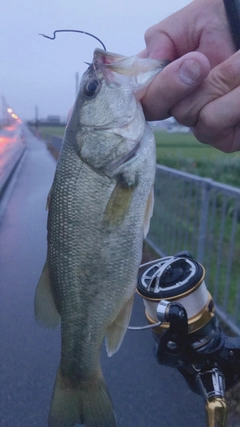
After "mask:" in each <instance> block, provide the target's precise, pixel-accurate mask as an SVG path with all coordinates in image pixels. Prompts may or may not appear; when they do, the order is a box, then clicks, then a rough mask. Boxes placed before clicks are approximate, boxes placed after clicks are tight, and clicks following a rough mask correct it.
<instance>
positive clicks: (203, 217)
mask: <svg viewBox="0 0 240 427" xmlns="http://www.w3.org/2000/svg"><path fill="white" fill-rule="evenodd" d="M212 181H213V180H212V179H210V178H203V179H202V182H201V210H200V218H199V232H198V248H197V260H198V261H199V262H200V263H202V264H203V263H204V255H205V245H206V237H207V223H208V211H209V192H210V189H211V183H212Z"/></svg>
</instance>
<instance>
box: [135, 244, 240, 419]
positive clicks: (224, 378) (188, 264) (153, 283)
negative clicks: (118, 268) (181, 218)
mask: <svg viewBox="0 0 240 427" xmlns="http://www.w3.org/2000/svg"><path fill="white" fill-rule="evenodd" d="M204 276H205V270H204V268H203V266H202V265H201V264H199V263H198V262H196V261H195V260H193V259H192V257H191V255H190V254H189V253H188V252H180V253H178V254H176V255H175V256H169V257H166V258H161V259H159V260H154V261H153V262H152V263H150V266H148V267H147V268H146V269H145V270H144V271H143V272H142V273H141V274H140V276H139V279H138V287H137V290H138V293H139V294H140V295H141V297H142V298H143V300H144V305H145V314H146V317H147V319H148V322H149V323H150V324H152V325H154V324H157V326H156V327H153V331H154V338H155V345H154V352H155V356H156V358H157V360H158V363H159V364H161V365H166V366H171V367H175V368H177V369H178V371H179V372H180V373H181V374H182V375H183V376H184V378H185V380H186V381H187V383H188V385H189V387H190V388H191V390H192V391H194V392H195V393H198V394H200V395H202V396H203V397H204V399H205V402H206V415H207V426H208V427H225V426H226V422H227V405H226V401H225V390H227V389H228V388H230V387H232V386H233V385H234V384H236V383H237V382H238V381H239V380H240V337H237V338H231V337H227V336H226V335H225V334H224V332H223V331H222V329H221V327H220V325H219V322H218V318H217V317H216V314H215V312H214V303H213V300H212V296H211V294H210V293H209V292H208V290H207V288H206V285H205V282H204Z"/></svg>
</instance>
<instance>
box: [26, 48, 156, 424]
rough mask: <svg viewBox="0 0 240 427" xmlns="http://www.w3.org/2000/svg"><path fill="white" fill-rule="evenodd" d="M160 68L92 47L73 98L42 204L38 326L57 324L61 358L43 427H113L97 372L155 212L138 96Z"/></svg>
mask: <svg viewBox="0 0 240 427" xmlns="http://www.w3.org/2000/svg"><path fill="white" fill-rule="evenodd" d="M163 67H164V62H162V61H158V60H155V59H150V58H139V57H137V56H132V57H126V56H123V55H118V54H115V53H111V52H107V51H105V50H101V49H96V50H95V51H94V55H93V61H92V63H91V64H90V66H89V67H88V69H87V70H86V71H85V73H84V74H83V76H82V79H81V83H80V88H79V93H78V96H77V98H76V101H75V104H74V107H73V111H72V114H71V118H70V120H69V123H68V125H67V127H66V131H65V135H64V140H63V144H62V148H61V152H60V156H59V159H58V162H57V166H56V171H55V176H54V180H53V184H52V187H51V190H50V193H49V197H48V220H47V243H48V245H47V257H46V262H45V265H44V267H43V270H42V274H41V277H40V279H39V282H38V285H37V288H36V294H35V300H34V310H35V318H36V321H37V322H39V323H40V324H42V325H44V326H47V327H50V328H54V327H57V326H58V324H59V323H60V324H61V358H60V364H59V367H58V370H57V374H56V380H55V385H54V390H53V395H52V400H51V405H50V411H49V417H48V426H49V427H72V426H75V425H76V424H77V423H80V424H83V425H85V426H86V427H115V426H116V416H115V412H114V409H113V405H112V402H111V397H110V395H109V392H108V389H107V385H106V383H105V380H104V378H103V374H102V370H101V365H100V352H101V347H102V343H103V341H104V339H105V343H106V349H107V353H108V355H109V356H112V355H113V354H114V353H115V352H116V351H117V350H118V349H119V347H120V345H121V343H122V341H123V338H124V335H125V333H126V331H127V328H128V324H129V321H130V317H131V312H132V306H133V300H134V294H135V290H136V283H137V275H138V269H139V265H140V262H141V256H142V245H143V240H144V237H146V234H147V232H148V229H149V224H150V218H151V216H152V212H153V185H154V179H155V169H156V148H155V140H154V136H153V132H152V130H151V128H150V126H149V124H148V123H147V122H146V120H145V117H144V114H143V110H142V107H141V103H140V100H141V97H142V96H143V95H144V93H145V92H146V90H147V87H148V86H149V84H150V83H151V81H152V80H153V78H154V77H155V76H156V75H157V74H158V73H159V72H160V71H161V70H162V69H163Z"/></svg>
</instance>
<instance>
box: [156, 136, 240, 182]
mask: <svg viewBox="0 0 240 427" xmlns="http://www.w3.org/2000/svg"><path fill="white" fill-rule="evenodd" d="M155 139H156V145H157V163H159V164H162V165H165V166H169V167H171V168H174V169H179V170H182V171H184V172H188V173H192V174H194V175H200V176H203V177H209V178H212V179H214V180H215V181H219V182H223V183H225V184H229V185H233V186H237V187H238V186H240V152H236V153H228V154H227V153H223V152H221V151H220V150H217V149H216V148H213V147H211V146H209V145H205V144H201V143H200V142H199V141H197V139H196V138H195V137H194V136H193V135H192V134H190V133H188V134H185V133H184V134H183V133H167V132H156V133H155Z"/></svg>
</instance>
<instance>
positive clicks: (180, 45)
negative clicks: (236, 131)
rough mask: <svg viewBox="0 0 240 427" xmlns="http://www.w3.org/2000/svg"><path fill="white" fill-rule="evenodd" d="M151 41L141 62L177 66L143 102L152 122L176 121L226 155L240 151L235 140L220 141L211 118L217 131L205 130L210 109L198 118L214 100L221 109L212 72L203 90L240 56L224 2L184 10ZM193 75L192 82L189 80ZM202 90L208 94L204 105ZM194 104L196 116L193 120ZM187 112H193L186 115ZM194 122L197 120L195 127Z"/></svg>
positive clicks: (205, 1)
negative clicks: (165, 62) (228, 62)
mask: <svg viewBox="0 0 240 427" xmlns="http://www.w3.org/2000/svg"><path fill="white" fill-rule="evenodd" d="M145 37H146V49H145V51H143V52H141V56H150V57H153V58H158V59H160V58H161V59H163V58H164V59H168V60H170V61H173V62H172V63H171V64H170V65H168V66H167V67H166V68H165V70H163V71H162V73H160V74H159V75H158V76H157V77H156V79H155V80H154V81H153V82H152V84H151V85H150V87H149V89H148V91H147V93H146V95H145V96H144V98H143V100H142V104H143V108H144V112H145V115H146V118H147V119H148V120H161V119H164V118H166V117H169V115H173V116H174V117H175V118H176V119H177V120H178V121H179V122H180V123H182V124H186V125H190V126H193V127H194V133H195V135H196V137H197V138H198V139H199V140H200V141H202V142H207V143H209V144H212V145H215V146H217V147H218V148H219V149H221V150H223V151H234V150H235V149H238V148H236V147H235V143H230V142H229V139H228V142H227V141H226V140H225V142H221V140H220V139H219V136H218V135H217V134H218V128H217V129H213V127H214V126H215V125H217V123H216V117H215V122H214V123H215V124H214V123H213V121H212V120H213V118H211V117H209V120H208V122H207V123H208V124H207V127H208V128H210V127H211V131H210V129H208V130H207V128H205V130H203V129H202V126H203V123H205V125H206V119H207V117H206V115H205V112H207V113H208V112H209V109H208V108H210V107H208V108H206V109H205V110H204V111H203V112H202V116H201V119H200V120H199V121H198V120H197V117H196V115H197V112H198V113H199V114H200V109H201V108H203V99H205V101H206V100H207V99H211V101H210V102H212V100H213V98H214V99H215V104H214V106H215V105H216V91H215V89H216V88H215V86H214V85H215V79H216V78H217V77H216V74H215V73H212V72H211V75H210V76H209V79H208V80H207V83H206V85H205V86H204V85H203V86H202V85H201V84H202V82H203V80H204V79H205V77H206V76H207V75H208V73H209V70H210V68H213V67H215V66H217V65H218V64H220V63H221V62H223V61H225V60H226V59H227V58H229V57H230V56H231V55H232V54H233V53H234V51H235V47H234V44H233V42H232V39H231V35H230V31H229V26H228V21H227V17H226V13H225V9H224V5H223V2H222V0H195V1H193V2H192V3H191V4H189V5H188V6H186V7H185V8H184V9H182V10H180V11H179V12H177V13H175V14H173V15H171V16H170V17H169V18H167V19H166V20H164V21H162V22H160V23H159V24H157V25H155V26H154V27H151V28H150V29H149V30H147V32H146V36H145ZM193 51H195V52H193ZM188 52H189V53H188ZM182 55H184V56H182ZM177 58H179V59H177ZM235 59H236V58H235ZM235 59H234V60H235ZM218 71H219V72H220V73H223V74H225V73H226V69H220V70H219V69H218ZM187 72H188V77H189V78H187ZM184 75H185V76H184ZM224 78H225V77H224V76H223V79H224ZM226 78H227V76H226ZM211 84H213V88H211ZM219 84H220V83H219ZM219 84H218V86H219ZM200 85H201V86H200ZM198 87H199V89H197V88H198ZM200 87H201V89H200ZM202 87H203V88H204V93H203V94H202V99H201V102H200V103H199V105H198V97H199V96H200V94H201V93H202V92H201V91H202V90H203V89H202ZM196 90H197V91H196ZM223 90H224V88H223ZM205 91H206V92H207V93H205ZM222 94H223V92H222V91H221V90H219V96H220V97H221V98H222V99H221V105H222V108H223V109H224V108H225V109H226V108H227V111H230V110H229V105H228V106H224V105H225V98H224V99H223V97H222ZM184 99H185V101H186V103H185V101H184ZM193 102H194V106H195V107H194V112H195V113H194V114H190V110H191V105H192V103H193ZM223 104H224V105H223ZM204 106H206V104H205V105H204ZM185 108H187V110H186V111H184V109H185ZM180 109H181V111H180ZM189 114H190V116H189V117H188V115H189ZM230 114H231V113H230ZM193 117H195V123H194V120H193ZM225 123H226V121H225ZM221 125H222V122H221ZM215 134H216V137H215ZM226 143H227V145H226Z"/></svg>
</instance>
